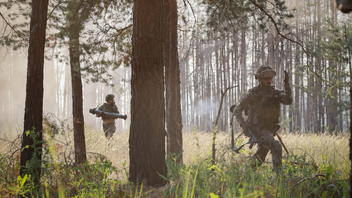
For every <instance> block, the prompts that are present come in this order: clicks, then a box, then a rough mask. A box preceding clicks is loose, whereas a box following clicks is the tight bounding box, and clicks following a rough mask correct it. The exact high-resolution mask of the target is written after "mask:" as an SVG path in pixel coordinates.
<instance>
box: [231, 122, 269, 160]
mask: <svg viewBox="0 0 352 198" xmlns="http://www.w3.org/2000/svg"><path fill="white" fill-rule="evenodd" d="M244 122H245V123H246V124H247V122H246V121H244ZM243 130H246V132H244V133H245V134H248V135H249V136H250V139H249V141H248V142H246V143H244V144H242V145H241V146H240V147H238V148H235V147H233V148H232V150H233V151H235V152H236V153H239V151H240V150H241V149H242V148H243V147H244V146H245V145H246V144H250V146H249V147H250V148H252V147H253V145H254V144H255V143H257V144H258V145H259V146H260V145H262V144H263V141H262V140H261V139H260V138H259V134H258V133H257V131H256V130H254V129H252V127H250V126H248V125H247V128H245V129H243Z"/></svg>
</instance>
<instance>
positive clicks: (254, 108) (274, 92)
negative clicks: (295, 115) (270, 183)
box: [234, 65, 292, 174]
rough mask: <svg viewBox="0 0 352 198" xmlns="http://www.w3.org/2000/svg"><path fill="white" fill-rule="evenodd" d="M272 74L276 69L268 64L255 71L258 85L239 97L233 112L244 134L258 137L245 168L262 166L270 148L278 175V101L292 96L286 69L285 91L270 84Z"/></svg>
mask: <svg viewBox="0 0 352 198" xmlns="http://www.w3.org/2000/svg"><path fill="white" fill-rule="evenodd" d="M275 76H276V72H275V71H274V70H273V69H272V68H271V67H270V66H265V65H264V66H260V67H259V68H258V69H257V70H256V72H255V78H256V79H257V80H258V82H259V85H258V86H256V87H254V88H252V89H250V90H249V91H248V92H246V93H245V94H244V95H243V96H242V97H241V99H240V101H239V103H238V105H237V106H236V108H235V110H234V115H235V117H236V120H237V122H238V123H239V124H240V126H241V127H242V129H243V132H244V134H245V135H246V136H248V137H250V138H251V139H256V140H257V141H256V143H257V144H258V150H257V151H256V153H255V154H254V155H253V156H252V157H251V158H250V160H249V166H248V168H252V169H253V170H254V171H255V170H256V168H257V167H259V166H261V165H262V163H263V162H264V161H265V157H266V156H267V154H268V152H269V151H271V153H272V163H273V166H274V170H275V172H276V173H277V174H279V170H280V167H281V166H282V147H281V144H280V142H279V141H278V140H275V138H274V136H275V134H276V132H277V130H278V129H279V128H280V126H279V117H280V103H281V104H285V105H290V104H292V95H291V87H290V84H289V75H288V73H287V72H286V71H285V79H284V89H285V90H278V89H275V87H274V86H272V85H271V84H272V80H273V78H274V77H275ZM242 112H245V114H246V115H247V116H248V117H247V119H246V120H245V119H244V118H243V117H242ZM249 129H250V132H253V133H252V134H250V133H249V131H248V130H249ZM254 134H255V135H254ZM255 136H256V137H255ZM251 146H252V145H251ZM251 146H250V148H251Z"/></svg>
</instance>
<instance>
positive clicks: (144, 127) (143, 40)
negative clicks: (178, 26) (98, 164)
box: [129, 0, 167, 186]
mask: <svg viewBox="0 0 352 198" xmlns="http://www.w3.org/2000/svg"><path fill="white" fill-rule="evenodd" d="M162 4H163V1H160V0H159V1H158V0H150V1H143V0H136V1H135V2H134V10H133V33H132V77H131V95H132V98H131V127H130V137H129V148H130V171H129V172H130V175H129V180H130V181H132V182H134V183H140V182H144V185H149V186H163V185H165V184H166V180H164V179H163V178H162V177H160V176H159V174H160V175H163V176H166V175H167V168H166V163H165V135H166V132H165V111H164V108H165V101H164V73H163V59H162V47H163V45H162V42H163V38H162V12H163V5H162Z"/></svg>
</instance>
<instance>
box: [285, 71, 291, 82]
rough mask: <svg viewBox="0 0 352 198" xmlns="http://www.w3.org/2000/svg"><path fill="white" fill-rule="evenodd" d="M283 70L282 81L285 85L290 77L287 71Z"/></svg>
mask: <svg viewBox="0 0 352 198" xmlns="http://www.w3.org/2000/svg"><path fill="white" fill-rule="evenodd" d="M284 72H285V80H284V83H285V84H286V85H287V84H288V81H289V79H290V76H289V75H288V72H287V71H284Z"/></svg>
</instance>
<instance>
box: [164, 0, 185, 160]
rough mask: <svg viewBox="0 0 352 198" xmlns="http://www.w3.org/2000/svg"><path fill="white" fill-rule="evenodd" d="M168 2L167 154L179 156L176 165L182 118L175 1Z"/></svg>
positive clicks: (180, 156) (179, 146) (180, 151)
mask: <svg viewBox="0 0 352 198" xmlns="http://www.w3.org/2000/svg"><path fill="white" fill-rule="evenodd" d="M169 2H170V7H169V8H170V10H169V11H170V18H169V28H170V31H169V35H170V37H169V38H170V39H169V41H170V43H169V45H168V46H169V50H166V51H168V52H169V56H168V57H169V62H168V64H166V67H165V74H166V79H165V81H166V83H165V84H166V125H167V143H168V144H167V154H168V155H170V154H173V153H174V154H176V155H179V156H178V158H177V162H178V163H182V116H181V96H180V83H181V82H180V68H179V61H178V51H177V1H176V0H172V1H169Z"/></svg>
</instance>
